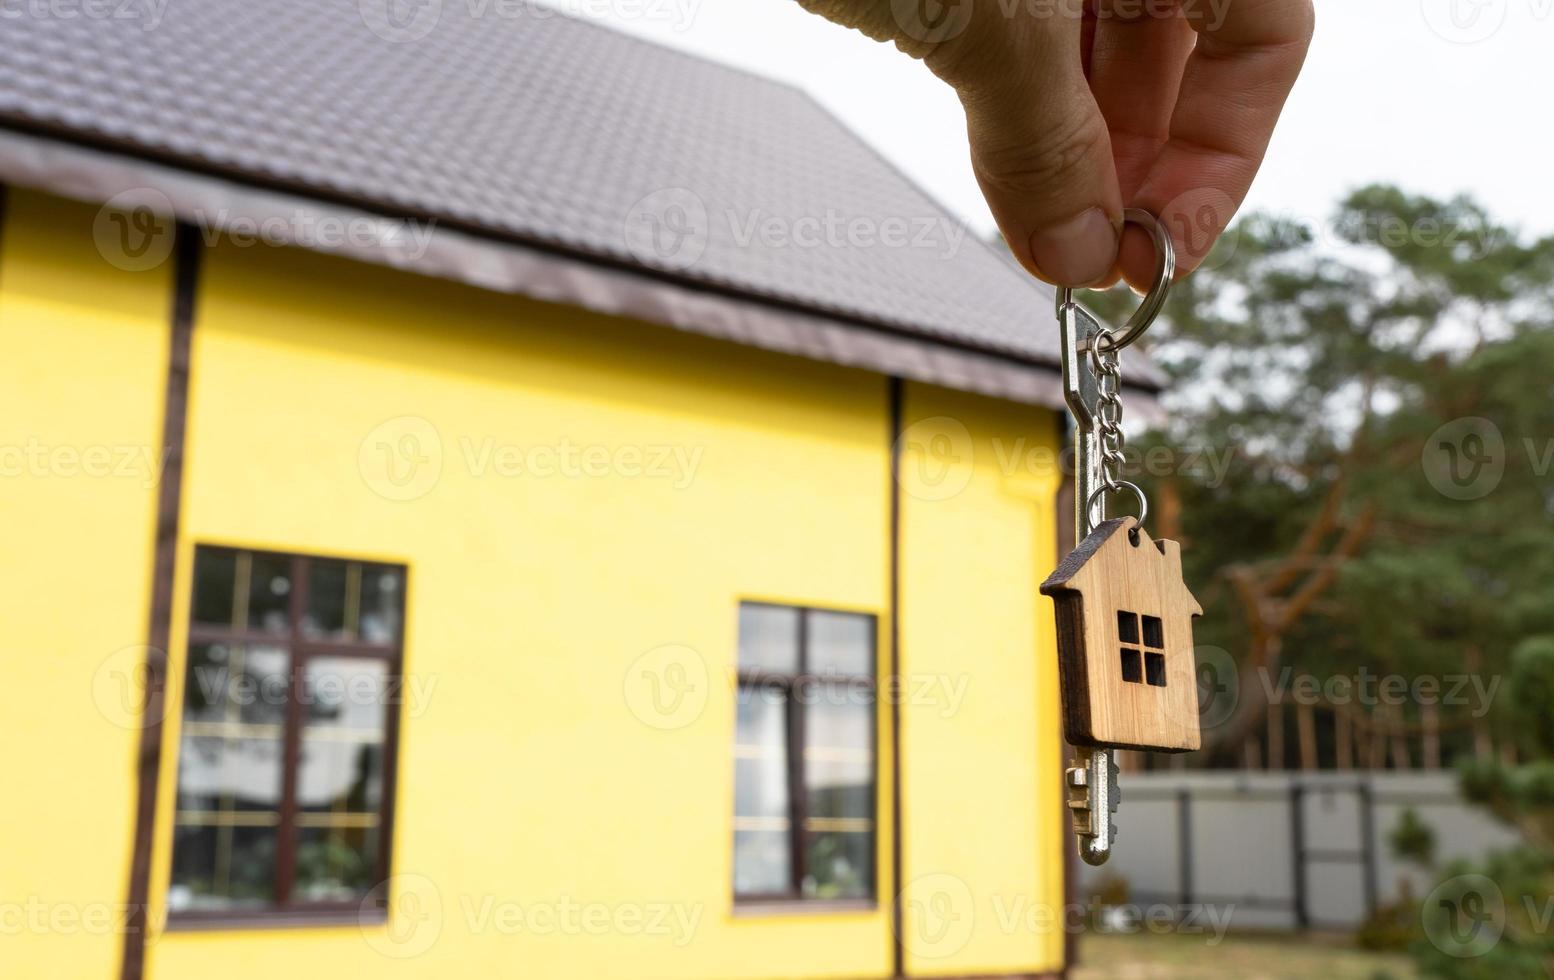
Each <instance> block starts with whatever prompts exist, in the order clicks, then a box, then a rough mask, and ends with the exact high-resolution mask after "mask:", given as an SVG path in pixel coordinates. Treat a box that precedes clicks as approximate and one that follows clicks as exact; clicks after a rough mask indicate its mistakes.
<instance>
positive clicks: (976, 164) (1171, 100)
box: [800, 0, 1315, 287]
mask: <svg viewBox="0 0 1554 980" xmlns="http://www.w3.org/2000/svg"><path fill="white" fill-rule="evenodd" d="M800 2H801V3H802V4H803V5H804V6H805V7H807V8H809V9H811V10H814V11H816V12H817V13H821V14H823V15H825V16H827V17H829V18H831V19H832V20H836V21H838V22H840V23H844V24H847V25H849V26H852V27H857V28H859V29H860V30H862V31H863V32H864V33H866V34H869V35H870V36H871V37H874V38H876V39H879V40H891V41H895V42H896V44H897V45H898V46H899V47H900V48H901V49H902V50H904V51H906V52H907V53H908V54H911V55H913V56H914V57H919V58H922V59H923V61H924V62H925V63H926V64H927V65H928V67H929V69H930V70H931V71H933V72H934V74H936V75H938V76H939V77H940V78H942V79H944V80H945V81H946V82H948V83H949V84H950V85H951V86H953V87H954V89H955V91H956V93H957V94H959V96H960V100H961V104H962V105H963V106H965V109H966V123H967V128H968V130H969V133H970V137H971V159H972V167H973V169H974V170H975V172H976V175H977V181H978V183H980V184H981V186H982V193H983V194H984V195H986V197H987V202H988V205H989V207H991V208H992V211H993V217H994V219H995V220H996V221H997V222H998V226H999V228H1000V229H1001V230H1002V231H1003V233H1004V238H1005V240H1006V241H1007V242H1008V243H1009V247H1010V249H1011V250H1012V251H1013V252H1014V254H1015V256H1016V257H1017V258H1018V259H1019V260H1020V263H1021V264H1022V265H1024V266H1025V268H1026V269H1028V270H1030V271H1031V272H1032V273H1033V274H1035V275H1037V276H1039V277H1040V278H1042V279H1045V280H1046V281H1048V282H1051V283H1054V284H1056V285H1062V286H1106V285H1111V284H1112V283H1115V282H1116V281H1117V278H1118V275H1119V273H1120V274H1122V275H1124V276H1126V278H1127V280H1128V281H1129V282H1130V283H1132V284H1133V285H1134V286H1137V287H1143V286H1147V285H1148V284H1149V282H1150V281H1151V280H1152V278H1153V276H1154V269H1155V257H1154V246H1153V244H1152V243H1151V242H1150V240H1149V237H1148V235H1146V234H1144V233H1143V232H1142V231H1140V230H1139V229H1134V228H1130V230H1129V231H1128V233H1127V234H1126V235H1125V236H1123V235H1122V234H1121V233H1122V229H1123V225H1122V210H1123V207H1124V204H1126V205H1127V206H1130V207H1142V208H1146V209H1148V210H1150V211H1152V212H1154V213H1155V214H1156V215H1158V216H1159V217H1160V218H1161V220H1162V221H1164V222H1165V224H1166V227H1168V228H1169V229H1171V233H1172V237H1173V240H1174V242H1175V245H1176V250H1177V260H1178V269H1179V270H1180V274H1185V273H1187V272H1190V271H1191V270H1192V269H1194V268H1195V267H1196V266H1197V265H1198V263H1199V262H1201V261H1202V260H1203V257H1204V255H1206V254H1207V253H1208V251H1209V248H1210V247H1211V246H1212V245H1213V244H1214V241H1215V239H1217V238H1218V237H1219V235H1220V234H1221V233H1222V232H1223V231H1224V230H1225V228H1226V226H1227V225H1228V224H1229V223H1230V219H1231V217H1232V216H1233V215H1234V213H1235V210H1236V209H1237V208H1238V207H1240V206H1241V202H1242V200H1243V199H1245V197H1246V193H1247V189H1248V188H1249V187H1250V186H1251V183H1252V178H1253V177H1254V176H1255V175H1256V173H1257V168H1258V167H1259V166H1260V165H1261V163H1262V160H1263V154H1264V153H1265V152H1266V151H1267V149H1268V140H1269V139H1270V138H1271V137H1272V135H1273V128H1274V124H1275V123H1276V122H1277V121H1278V118H1279V113H1280V111H1281V110H1282V109H1283V108H1284V101H1285V99H1286V98H1287V97H1288V95H1289V93H1290V89H1291V88H1293V87H1294V84H1295V78H1296V76H1297V75H1299V73H1300V68H1301V65H1302V64H1303V63H1304V61H1305V58H1306V48H1307V46H1308V45H1309V44H1310V41H1311V34H1312V28H1313V23H1314V17H1315V14H1314V11H1313V10H1312V6H1311V0H800ZM1119 245H1120V246H1121V248H1120V251H1119Z"/></svg>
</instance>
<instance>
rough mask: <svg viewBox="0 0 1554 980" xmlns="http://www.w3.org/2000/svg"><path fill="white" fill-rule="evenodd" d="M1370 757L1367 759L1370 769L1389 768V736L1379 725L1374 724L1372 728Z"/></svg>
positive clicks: (1367, 766)
mask: <svg viewBox="0 0 1554 980" xmlns="http://www.w3.org/2000/svg"><path fill="white" fill-rule="evenodd" d="M1370 743H1371V744H1370V757H1369V758H1368V759H1367V760H1366V768H1368V769H1377V770H1380V769H1385V768H1387V736H1386V735H1385V734H1383V733H1382V730H1381V728H1380V727H1379V726H1373V727H1372V728H1371V730H1370Z"/></svg>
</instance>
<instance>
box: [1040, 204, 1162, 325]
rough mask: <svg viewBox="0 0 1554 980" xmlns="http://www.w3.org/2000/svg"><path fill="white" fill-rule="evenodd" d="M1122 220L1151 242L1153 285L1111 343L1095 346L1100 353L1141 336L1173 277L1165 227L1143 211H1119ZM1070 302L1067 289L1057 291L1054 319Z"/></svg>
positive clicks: (1153, 318)
mask: <svg viewBox="0 0 1554 980" xmlns="http://www.w3.org/2000/svg"><path fill="white" fill-rule="evenodd" d="M1122 218H1123V220H1124V221H1130V222H1132V223H1133V224H1136V225H1138V226H1139V227H1141V228H1144V229H1145V230H1147V231H1148V232H1149V234H1150V237H1152V238H1153V239H1154V240H1155V256H1156V258H1157V260H1158V261H1157V263H1156V267H1155V283H1154V285H1152V286H1151V287H1150V288H1149V293H1148V295H1146V296H1145V297H1144V302H1143V304H1142V305H1140V306H1139V308H1138V309H1137V310H1135V311H1134V313H1133V315H1132V316H1131V317H1129V318H1128V322H1127V323H1125V324H1123V325H1122V329H1121V330H1120V331H1118V332H1117V334H1116V335H1115V338H1114V339H1113V340H1112V341H1111V343H1109V344H1106V345H1105V346H1101V345H1099V344H1098V345H1097V349H1098V350H1099V351H1100V352H1101V353H1103V354H1110V353H1111V352H1112V351H1119V350H1122V349H1123V348H1124V347H1127V346H1128V345H1129V344H1132V343H1133V342H1134V341H1136V340H1138V339H1139V338H1140V337H1142V336H1144V331H1146V330H1148V329H1149V325H1150V324H1152V323H1154V322H1155V317H1157V316H1159V315H1160V310H1161V308H1162V307H1164V306H1165V301H1166V295H1167V294H1168V293H1170V291H1171V282H1172V280H1173V279H1174V278H1175V277H1176V246H1175V245H1174V244H1172V242H1171V233H1170V232H1169V231H1167V230H1166V226H1165V225H1164V224H1162V223H1161V222H1160V220H1159V219H1158V218H1156V217H1155V216H1154V215H1153V214H1150V213H1149V212H1148V211H1146V210H1144V209H1143V208H1128V209H1126V210H1124V211H1123V212H1122ZM1073 302H1074V291H1073V290H1072V289H1070V288H1068V287H1067V286H1064V287H1062V288H1060V289H1059V290H1058V302H1057V308H1058V316H1060V317H1061V316H1062V315H1063V308H1064V307H1065V306H1070V305H1072V304H1073Z"/></svg>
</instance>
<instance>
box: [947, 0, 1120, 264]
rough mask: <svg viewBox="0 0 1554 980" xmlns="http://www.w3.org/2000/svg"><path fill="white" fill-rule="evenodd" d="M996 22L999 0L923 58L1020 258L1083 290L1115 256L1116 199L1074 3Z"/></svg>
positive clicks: (1079, 7) (1108, 148)
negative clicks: (949, 101) (948, 91)
mask: <svg viewBox="0 0 1554 980" xmlns="http://www.w3.org/2000/svg"><path fill="white" fill-rule="evenodd" d="M1055 6H1056V8H1057V9H1056V10H1043V11H1042V13H1041V15H1040V16H1034V15H1027V16H1015V17H1013V18H1006V17H1004V16H1002V15H1001V13H1000V12H999V8H998V5H995V4H983V5H979V9H981V10H991V11H993V14H992V15H990V16H989V17H988V18H987V20H986V21H982V22H974V23H973V25H972V27H971V29H970V30H968V31H967V32H966V34H965V35H964V36H962V37H961V38H959V39H957V42H956V46H955V48H954V49H953V50H952V51H951V52H950V53H948V54H947V55H946V56H945V57H943V58H942V59H939V58H937V56H938V55H939V52H936V53H935V55H934V56H930V57H929V59H928V65H929V67H930V68H932V69H933V70H934V71H935V72H936V73H938V74H939V75H940V76H941V77H942V78H944V79H945V80H946V81H948V82H949V83H950V84H951V85H953V86H954V87H955V90H956V92H957V93H958V94H959V95H960V98H961V103H962V104H963V105H964V106H965V109H966V124H967V131H968V134H969V136H970V139H971V159H972V168H973V170H974V171H975V173H976V175H977V181H978V183H979V184H981V186H982V192H983V194H984V195H985V196H986V197H987V201H988V205H989V207H990V208H991V209H992V211H993V217H994V219H995V220H996V221H997V222H998V226H999V228H1000V229H1001V230H1002V231H1003V233H1004V238H1005V240H1006V241H1007V242H1008V243H1009V247H1010V249H1011V250H1012V251H1013V252H1014V254H1015V256H1016V258H1018V259H1019V260H1020V262H1021V264H1022V265H1024V266H1025V267H1026V268H1027V269H1028V270H1030V271H1031V272H1032V273H1034V274H1035V275H1037V276H1039V277H1040V278H1042V279H1045V280H1047V281H1048V282H1051V283H1055V284H1057V285H1063V286H1083V285H1087V284H1089V283H1092V282H1097V281H1099V280H1101V279H1103V278H1105V277H1106V276H1107V275H1108V273H1110V272H1111V270H1112V268H1113V266H1114V265H1115V264H1116V260H1117V243H1118V233H1119V231H1120V230H1121V224H1122V196H1121V194H1120V193H1119V191H1118V189H1117V172H1116V168H1115V166H1114V165H1113V163H1112V154H1111V141H1110V139H1109V138H1108V137H1107V133H1106V123H1105V120H1104V119H1102V117H1101V112H1100V108H1099V107H1098V106H1097V105H1096V103H1095V98H1094V96H1092V95H1091V93H1090V87H1089V85H1088V83H1087V82H1086V80H1085V76H1084V70H1083V66H1082V64H1081V52H1080V35H1081V28H1082V24H1081V22H1082V19H1083V4H1080V3H1065V4H1057V5H1055Z"/></svg>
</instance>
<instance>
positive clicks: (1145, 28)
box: [1089, 0, 1197, 201]
mask: <svg viewBox="0 0 1554 980" xmlns="http://www.w3.org/2000/svg"><path fill="white" fill-rule="evenodd" d="M1196 41H1197V35H1196V34H1195V33H1194V32H1193V29H1192V25H1191V24H1189V23H1188V22H1187V18H1186V17H1184V16H1182V9H1181V6H1180V5H1179V4H1176V3H1169V4H1167V3H1137V2H1134V0H1120V2H1119V0H1099V2H1098V6H1097V11H1096V28H1095V41H1094V46H1093V47H1092V49H1091V52H1090V72H1089V75H1090V91H1091V92H1094V93H1095V101H1096V104H1097V105H1099V106H1100V107H1101V115H1102V116H1103V117H1104V118H1105V119H1106V128H1107V131H1108V132H1109V133H1110V134H1111V140H1112V158H1113V160H1115V161H1116V164H1117V180H1118V183H1119V184H1120V186H1121V188H1122V199H1123V200H1124V201H1130V200H1131V199H1132V197H1133V195H1134V193H1135V192H1137V191H1138V188H1139V185H1140V184H1142V183H1143V182H1144V177H1145V175H1146V174H1147V173H1148V172H1149V168H1150V165H1151V164H1153V163H1154V162H1155V157H1156V156H1158V155H1159V153H1160V148H1161V147H1162V146H1164V145H1165V144H1166V141H1167V140H1168V139H1169V138H1170V136H1171V112H1172V110H1173V109H1174V108H1175V107H1176V99H1177V93H1178V92H1179V91H1181V87H1182V73H1183V71H1184V69H1185V68H1186V66H1187V58H1188V56H1189V55H1191V54H1192V49H1193V45H1194V44H1195V43H1196Z"/></svg>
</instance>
